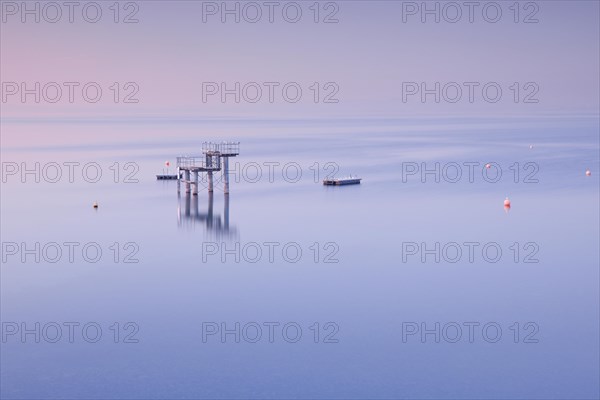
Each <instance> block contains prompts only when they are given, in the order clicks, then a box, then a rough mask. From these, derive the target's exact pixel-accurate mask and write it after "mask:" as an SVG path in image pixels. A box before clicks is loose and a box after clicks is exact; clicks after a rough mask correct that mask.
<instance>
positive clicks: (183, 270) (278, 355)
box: [0, 117, 600, 399]
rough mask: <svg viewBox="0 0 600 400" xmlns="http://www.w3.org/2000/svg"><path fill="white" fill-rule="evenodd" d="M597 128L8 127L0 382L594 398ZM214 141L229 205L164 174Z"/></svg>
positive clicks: (482, 124)
mask: <svg viewBox="0 0 600 400" xmlns="http://www.w3.org/2000/svg"><path fill="white" fill-rule="evenodd" d="M599 128H600V127H599V123H598V119H597V117H572V118H558V117H548V118H506V119H484V118H482V119H469V120H466V119H459V118H447V119H398V120H381V119H373V120H364V119H360V120H359V119H356V120H310V121H301V120H299V121H284V120H272V121H271V120H261V121H250V120H233V121H227V120H208V121H185V122H180V123H174V122H172V121H165V120H156V121H125V120H124V121H115V122H111V123H102V122H97V123H89V124H86V123H69V122H62V123H44V122H40V123H24V122H18V121H13V122H10V123H3V126H2V136H3V138H2V140H3V146H2V163H3V183H2V194H1V200H2V212H1V217H2V225H1V228H2V242H3V248H2V256H3V260H2V269H1V289H2V290H1V306H0V307H1V313H2V316H1V317H2V318H1V319H2V323H3V326H2V333H3V337H2V352H1V359H0V360H1V365H2V370H1V378H2V385H1V395H2V397H7V398H104V399H106V398H165V397H167V398H286V397H293V398H333V397H339V398H596V397H597V396H598V391H599V379H598V376H599V375H600V371H599V365H598V359H599V341H598V337H599V335H600V332H599V314H600V309H599V266H598V265H599V249H598V243H599V241H600V235H599V181H598V177H599V176H600V161H599V151H600V147H599V142H598V129H599ZM58 133H60V134H58ZM57 137H58V139H57ZM204 140H213V141H222V140H235V141H240V142H241V154H240V155H239V156H238V157H236V158H235V159H232V160H231V165H232V170H233V171H232V175H231V193H230V195H229V196H228V199H227V198H226V196H225V195H224V194H223V191H222V183H221V175H220V174H219V173H217V175H216V176H215V179H216V186H215V191H214V193H213V194H212V196H209V194H208V193H207V190H206V189H205V188H204V186H203V184H202V183H201V185H200V192H199V195H198V196H197V197H195V196H186V193H185V190H184V188H183V187H182V191H181V193H180V195H178V194H177V189H176V188H177V184H176V182H175V181H157V180H156V179H155V175H156V174H158V173H162V172H163V170H164V171H165V172H166V167H165V164H164V163H165V161H170V164H171V165H170V167H169V172H170V173H174V165H175V157H176V156H177V155H179V154H189V155H192V154H199V153H200V151H201V143H202V142H203V141H204ZM36 162H37V163H40V164H39V165H40V172H39V180H40V182H39V183H36V182H35V180H36V175H35V173H30V174H26V175H24V176H22V174H21V169H22V168H23V167H26V168H29V169H35V163H36ZM23 163H24V164H23ZM54 163H56V164H54ZM65 163H71V164H65ZM73 163H79V164H73ZM436 163H438V164H437V165H436ZM487 163H490V168H485V165H486V164H487ZM57 165H58V166H59V168H58V169H57V167H56V166H57ZM69 165H71V166H72V168H73V170H72V172H73V175H72V179H69V167H68V166H69ZM84 166H85V173H84ZM14 168H18V170H15V169H14ZM436 168H438V169H437V171H438V172H439V173H436V172H435V171H436ZM424 169H426V170H427V171H430V172H428V173H426V174H425V175H423V174H422V171H423V170H424ZM588 169H589V170H590V172H591V176H586V174H585V171H586V170H588ZM13 171H15V172H14V174H13ZM57 171H60V173H62V175H60V176H57V175H56V172H57ZM432 171H433V172H432ZM97 172H101V174H102V175H101V176H98V177H97V176H96V175H97ZM471 173H472V175H471ZM331 174H334V175H335V176H337V177H343V176H348V175H350V174H354V175H359V176H360V177H361V178H363V182H362V184H361V185H355V186H348V187H324V186H323V185H322V184H321V183H320V182H321V180H322V179H323V178H325V177H327V176H329V175H331ZM457 174H460V175H457ZM499 174H501V175H499ZM438 178H439V183H438V182H436V179H438ZM70 180H72V181H73V182H70ZM96 180H97V182H95V183H93V182H94V181H96ZM22 181H24V183H23V182H22ZM52 181H57V182H56V183H52ZM115 181H116V182H115ZM506 197H508V198H509V199H510V201H511V207H510V209H509V210H506V209H505V208H504V206H503V202H504V200H505V198H506ZM94 202H97V203H98V204H99V208H98V209H93V208H92V204H93V203H94ZM36 243H39V245H38V246H39V247H38V248H37V250H36ZM65 243H67V244H65ZM69 243H70V244H69ZM84 248H85V251H84V250H83V249H84ZM69 249H73V250H72V254H70V252H69ZM98 251H101V254H99V253H97V252H98ZM36 257H38V258H39V262H38V260H36ZM71 258H72V259H71ZM36 323H39V326H36ZM115 324H117V325H115ZM236 324H239V325H237V326H238V327H239V328H236ZM436 324H437V325H436ZM98 328H100V329H101V333H100V331H99V330H98ZM25 330H28V331H27V332H29V333H27V332H25ZM58 334H60V335H61V336H58ZM36 340H39V343H37V342H36ZM115 341H116V342H117V343H115ZM238 341H239V342H238ZM315 342H316V343H315Z"/></svg>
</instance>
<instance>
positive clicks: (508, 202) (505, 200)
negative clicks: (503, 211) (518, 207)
mask: <svg viewBox="0 0 600 400" xmlns="http://www.w3.org/2000/svg"><path fill="white" fill-rule="evenodd" d="M504 207H510V200H509V199H508V197H507V198H506V199H504Z"/></svg>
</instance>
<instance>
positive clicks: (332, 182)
mask: <svg viewBox="0 0 600 400" xmlns="http://www.w3.org/2000/svg"><path fill="white" fill-rule="evenodd" d="M360 181H361V178H355V177H352V176H351V177H349V178H333V179H323V185H325V186H342V185H358V184H359V183H360Z"/></svg>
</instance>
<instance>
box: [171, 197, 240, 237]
mask: <svg viewBox="0 0 600 400" xmlns="http://www.w3.org/2000/svg"><path fill="white" fill-rule="evenodd" d="M177 197H178V203H179V204H178V206H177V225H178V226H179V227H180V228H186V229H195V228H196V227H197V226H201V227H203V228H204V230H205V232H206V233H207V235H208V237H211V238H214V239H234V238H236V237H237V236H238V232H237V229H236V227H235V226H230V225H229V196H225V198H224V203H223V218H222V219H221V216H220V215H219V214H218V213H215V212H214V211H213V204H214V200H213V193H209V194H208V204H207V210H206V212H204V213H202V212H200V209H199V207H198V196H192V195H191V194H190V193H189V192H187V193H186V194H185V197H184V198H183V199H182V197H181V195H179V194H178V195H177Z"/></svg>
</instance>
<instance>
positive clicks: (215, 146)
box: [177, 142, 240, 195]
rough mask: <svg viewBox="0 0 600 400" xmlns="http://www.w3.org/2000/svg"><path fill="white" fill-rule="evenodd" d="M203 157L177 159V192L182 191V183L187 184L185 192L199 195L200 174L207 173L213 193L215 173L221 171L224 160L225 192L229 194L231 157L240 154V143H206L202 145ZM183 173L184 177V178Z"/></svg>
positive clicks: (210, 189)
mask: <svg viewBox="0 0 600 400" xmlns="http://www.w3.org/2000/svg"><path fill="white" fill-rule="evenodd" d="M202 154H203V155H202V156H191V157H190V156H182V157H177V178H178V179H177V191H178V192H179V191H180V187H181V182H184V183H185V192H186V193H190V187H191V186H193V191H192V193H193V194H194V195H197V194H198V174H200V173H202V172H206V173H207V175H208V191H209V193H210V192H212V191H213V173H214V172H216V171H221V159H223V166H222V171H223V172H222V174H223V191H224V192H225V194H229V157H235V156H237V155H239V154H240V142H221V143H213V142H204V143H202ZM182 172H183V176H182Z"/></svg>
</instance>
